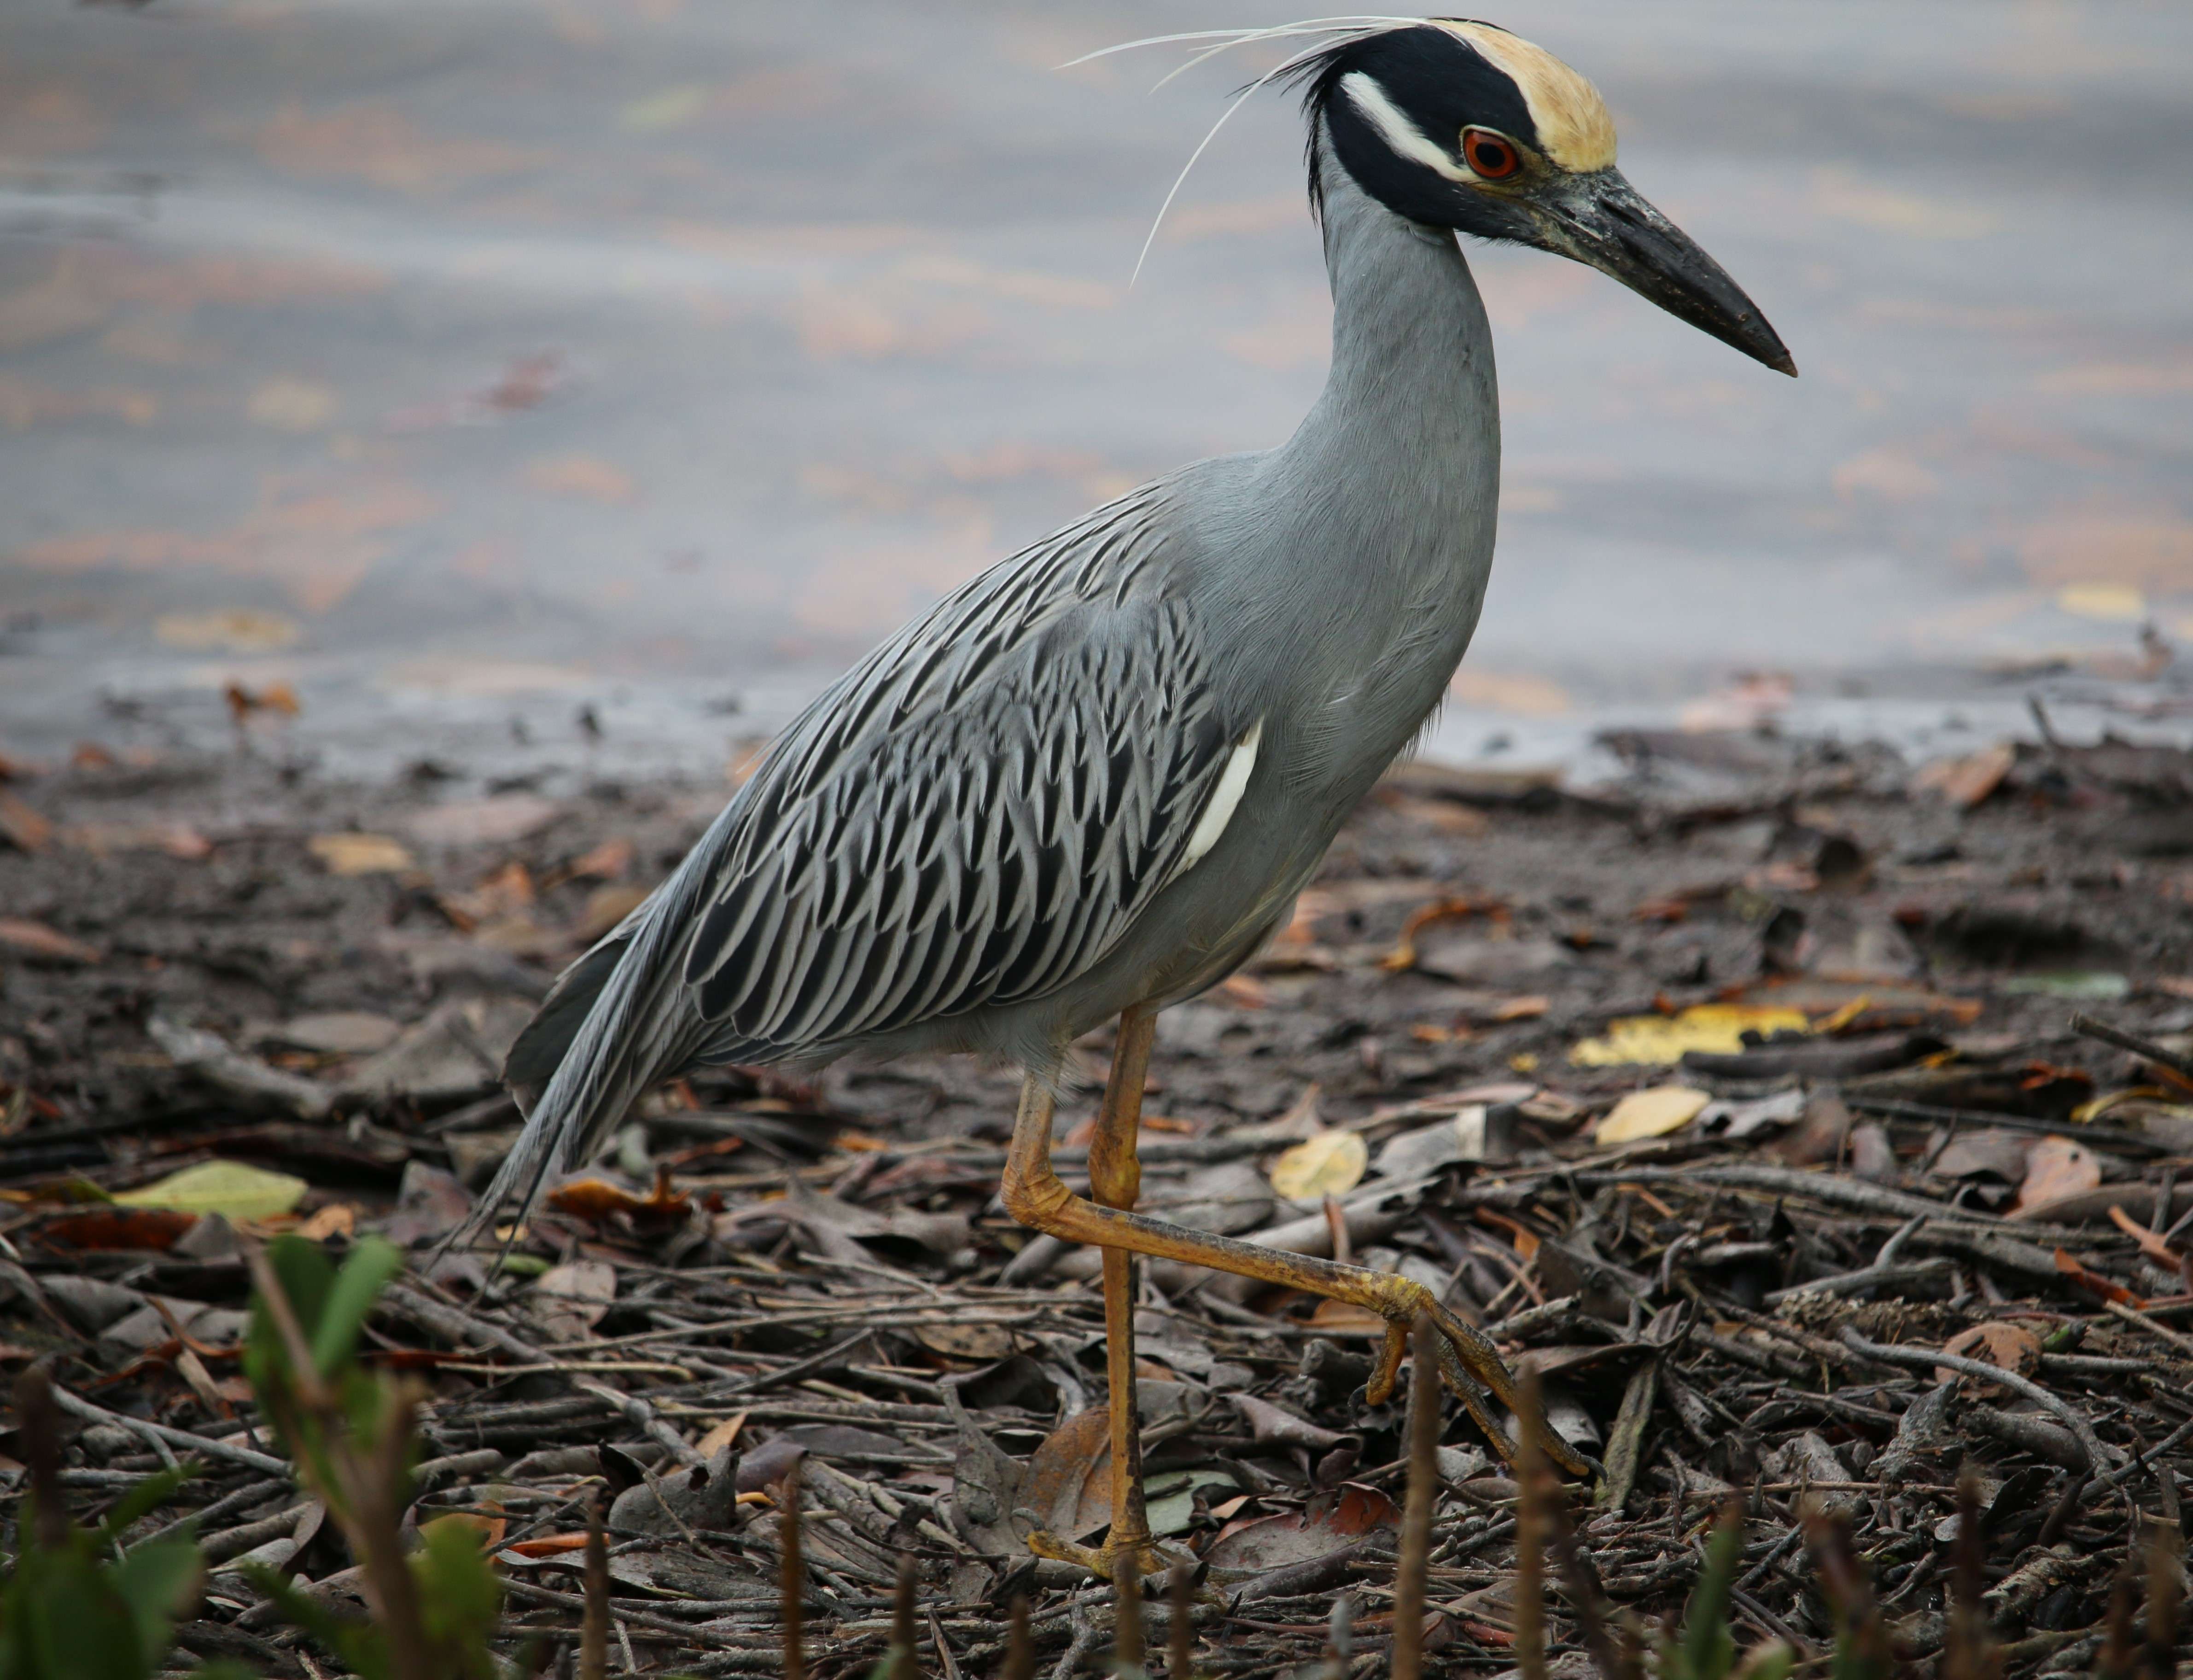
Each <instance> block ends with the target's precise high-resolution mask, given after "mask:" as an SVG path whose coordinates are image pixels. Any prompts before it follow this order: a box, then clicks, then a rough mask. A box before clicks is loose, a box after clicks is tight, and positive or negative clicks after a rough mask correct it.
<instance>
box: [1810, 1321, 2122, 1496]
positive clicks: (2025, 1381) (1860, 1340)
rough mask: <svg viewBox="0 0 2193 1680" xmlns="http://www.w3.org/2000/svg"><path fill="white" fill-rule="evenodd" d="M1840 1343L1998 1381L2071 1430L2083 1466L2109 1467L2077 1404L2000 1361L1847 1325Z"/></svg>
mask: <svg viewBox="0 0 2193 1680" xmlns="http://www.w3.org/2000/svg"><path fill="white" fill-rule="evenodd" d="M1842 1340H1843V1345H1844V1346H1845V1347H1847V1348H1848V1349H1850V1350H1851V1351H1852V1353H1857V1354H1863V1355H1864V1356H1865V1357H1866V1358H1868V1359H1875V1360H1879V1361H1880V1362H1881V1363H1882V1364H1884V1365H1901V1366H1904V1367H1905V1368H1907V1369H1910V1370H1914V1371H1932V1370H1934V1369H1936V1368H1941V1369H1943V1370H1945V1371H1955V1373H1957V1374H1958V1375H1959V1376H1961V1377H1978V1378H1979V1379H1981V1380H1983V1381H1984V1382H1990V1383H1996V1384H2000V1385H2001V1386H2002V1387H2004V1388H2007V1389H2008V1390H2010V1391H2011V1392H2012V1393H2013V1394H2015V1395H2017V1396H2019V1397H2020V1398H2022V1399H2025V1400H2030V1401H2031V1402H2033V1403H2034V1404H2035V1405H2036V1406H2038V1407H2040V1408H2041V1409H2042V1410H2043V1411H2045V1412H2047V1413H2048V1414H2049V1415H2050V1416H2051V1417H2053V1418H2056V1419H2060V1420H2061V1421H2062V1422H2063V1424H2064V1427H2065V1428H2066V1429H2068V1430H2070V1431H2071V1434H2072V1436H2073V1437H2074V1438H2075V1439H2076V1441H2077V1442H2078V1443H2079V1446H2080V1447H2081V1449H2082V1450H2083V1451H2084V1452H2085V1453H2086V1455H2087V1462H2086V1464H2085V1465H2083V1466H2081V1467H2082V1468H2084V1469H2086V1470H2088V1471H2094V1472H2097V1473H2099V1472H2100V1471H2104V1470H2106V1469H2108V1468H2109V1466H2110V1463H2111V1462H2112V1460H2113V1459H2114V1457H2115V1454H2112V1453H2111V1452H2110V1449H2109V1448H2106V1447H2104V1446H2103V1445H2102V1442H2101V1437H2100V1436H2098V1435H2096V1434H2095V1433H2094V1426H2093V1425H2092V1424H2090V1423H2088V1422H2087V1419H2085V1417H2084V1416H2083V1415H2081V1413H2080V1412H2079V1410H2078V1408H2076V1407H2074V1406H2072V1405H2070V1404H2069V1403H2068V1402H2065V1401H2064V1400H2061V1399H2059V1398H2058V1396H2055V1395H2053V1394H2051V1393H2049V1391H2048V1390H2047V1389H2045V1388H2043V1387H2041V1385H2040V1384H2038V1383H2036V1382H2034V1381H2032V1380H2031V1379H2029V1378H2025V1377H2021V1376H2019V1375H2018V1373H2016V1372H2015V1371H2006V1370H2005V1369H2003V1368H2002V1367H2001V1366H2000V1365H1990V1364H1989V1363H1988V1362H1987V1361H1985V1360H1984V1359H1967V1358H1966V1357H1965V1356H1963V1355H1961V1354H1955V1353H1940V1352H1937V1351H1935V1350H1932V1349H1927V1348H1904V1347H1890V1346H1888V1345H1886V1344H1884V1343H1881V1342H1869V1341H1868V1340H1866V1339H1865V1338H1864V1337H1863V1336H1861V1335H1859V1334H1858V1332H1857V1331H1856V1330H1854V1329H1852V1327H1850V1326H1849V1325H1845V1326H1844V1327H1843V1333H1842Z"/></svg>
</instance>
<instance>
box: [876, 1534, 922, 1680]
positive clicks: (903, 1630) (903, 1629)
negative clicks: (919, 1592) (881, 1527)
mask: <svg viewBox="0 0 2193 1680" xmlns="http://www.w3.org/2000/svg"><path fill="white" fill-rule="evenodd" d="M913 1637H914V1635H913V1558H911V1557H908V1556H907V1555H906V1554H905V1553H904V1552H901V1553H900V1554H899V1560H898V1585H897V1586H896V1588H895V1589H894V1590H893V1591H892V1593H891V1643H890V1654H889V1655H888V1656H887V1657H886V1658H885V1669H884V1680H919V1673H920V1671H919V1669H917V1668H916V1667H915V1666H914V1657H913Z"/></svg>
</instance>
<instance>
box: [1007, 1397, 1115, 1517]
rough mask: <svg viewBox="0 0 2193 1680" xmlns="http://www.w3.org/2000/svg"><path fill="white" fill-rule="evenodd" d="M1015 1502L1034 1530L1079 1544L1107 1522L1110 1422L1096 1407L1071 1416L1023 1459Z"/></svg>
mask: <svg viewBox="0 0 2193 1680" xmlns="http://www.w3.org/2000/svg"><path fill="white" fill-rule="evenodd" d="M1021 1503H1022V1504H1023V1505H1027V1506H1028V1508H1029V1509H1030V1510H1032V1511H1034V1512H1035V1514H1036V1526H1037V1527H1038V1528H1044V1529H1046V1530H1048V1531H1049V1532H1050V1533H1051V1534H1056V1535H1057V1536H1058V1537H1059V1538H1060V1539H1062V1540H1082V1539H1085V1538H1086V1537H1087V1536H1089V1535H1091V1534H1095V1533H1096V1532H1097V1530H1098V1529H1099V1528H1102V1527H1103V1526H1104V1525H1105V1524H1106V1523H1108V1522H1110V1521H1111V1520H1112V1419H1111V1416H1110V1414H1109V1413H1108V1412H1106V1411H1105V1410H1104V1408H1102V1407H1094V1408H1091V1409H1090V1410H1088V1411H1086V1412H1076V1413H1074V1415H1073V1416H1072V1417H1070V1418H1068V1419H1067V1420H1066V1421H1065V1422H1064V1423H1062V1424H1061V1425H1059V1426H1058V1427H1057V1428H1056V1429H1055V1430H1053V1431H1051V1433H1050V1434H1049V1435H1048V1436H1045V1437H1044V1442H1043V1445H1042V1446H1040V1447H1039V1448H1036V1449H1035V1455H1034V1457H1033V1458H1031V1459H1029V1460H1028V1479H1027V1480H1026V1481H1025V1482H1023V1483H1022V1487H1021Z"/></svg>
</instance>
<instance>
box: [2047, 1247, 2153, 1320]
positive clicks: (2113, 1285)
mask: <svg viewBox="0 0 2193 1680" xmlns="http://www.w3.org/2000/svg"><path fill="white" fill-rule="evenodd" d="M2056 1270H2058V1271H2060V1272H2062V1273H2063V1274H2064V1276H2066V1277H2068V1278H2070V1280H2071V1282H2074V1283H2076V1284H2077V1285H2078V1286H2079V1287H2081V1289H2085V1290H2087V1291H2089V1292H2091V1293H2093V1294H2096V1295H2099V1296H2100V1297H2101V1298H2102V1299H2104V1300H2105V1301H2116V1302H2117V1303H2119V1304H2121V1305H2124V1306H2128V1307H2133V1308H2144V1307H2145V1306H2146V1305H2147V1301H2146V1299H2145V1298H2144V1297H2142V1296H2139V1295H2135V1294H2133V1293H2132V1291H2131V1290H2129V1289H2127V1288H2126V1287H2124V1285H2123V1284H2121V1283H2119V1282H2117V1281H2116V1279H2115V1278H2110V1277H2104V1276H2102V1275H2101V1273H2099V1272H2098V1271H2096V1270H2094V1269H2093V1267H2092V1266H2089V1265H2088V1264H2087V1263H2086V1262H2085V1261H2084V1260H2081V1259H2080V1258H2079V1257H2078V1256H2077V1255H2076V1254H2074V1253H2071V1252H2070V1250H2068V1249H2064V1248H2058V1250H2057V1251H2056Z"/></svg>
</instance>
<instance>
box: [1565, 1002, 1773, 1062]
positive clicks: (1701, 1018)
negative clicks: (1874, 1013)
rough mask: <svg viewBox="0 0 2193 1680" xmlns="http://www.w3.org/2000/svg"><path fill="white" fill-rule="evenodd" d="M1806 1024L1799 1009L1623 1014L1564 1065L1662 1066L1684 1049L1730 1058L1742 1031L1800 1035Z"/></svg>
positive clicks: (1721, 1006) (1729, 1006)
mask: <svg viewBox="0 0 2193 1680" xmlns="http://www.w3.org/2000/svg"><path fill="white" fill-rule="evenodd" d="M1784 1029H1792V1030H1795V1031H1797V1032H1803V1031H1805V1030H1807V1022H1806V1020H1805V1012H1804V1011H1803V1010H1801V1009H1787V1008H1781V1009H1777V1008H1770V1007H1766V1006H1761V1005H1758V1004H1748V1003H1701V1004H1698V1005H1695V1006H1692V1008H1689V1009H1686V1010H1685V1011H1683V1012H1682V1013H1681V1014H1680V1015H1625V1016H1623V1018H1621V1019H1619V1020H1616V1021H1610V1022H1608V1023H1606V1037H1604V1038H1588V1039H1586V1040H1584V1041H1583V1043H1581V1044H1579V1045H1577V1046H1576V1047H1575V1048H1574V1049H1573V1050H1572V1051H1570V1052H1569V1060H1570V1061H1571V1062H1572V1063H1574V1064H1576V1065H1577V1067H1580V1068H1612V1067H1620V1066H1623V1065H1626V1064H1631V1063H1647V1064H1653V1065H1657V1066H1664V1065H1666V1064H1669V1063H1671V1062H1680V1061H1681V1060H1682V1059H1683V1052H1685V1051H1686V1050H1698V1051H1704V1052H1708V1053H1709V1054H1713V1055H1717V1056H1733V1055H1736V1054H1737V1053H1738V1052H1741V1051H1742V1050H1743V1048H1744V1034H1745V1033H1746V1032H1756V1033H1761V1034H1772V1033H1777V1032H1780V1031H1783V1030H1784Z"/></svg>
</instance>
